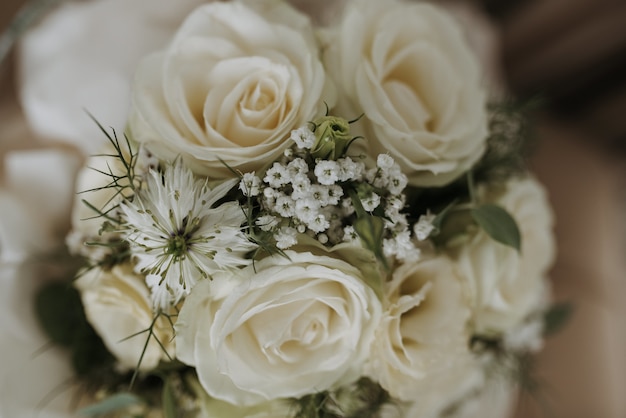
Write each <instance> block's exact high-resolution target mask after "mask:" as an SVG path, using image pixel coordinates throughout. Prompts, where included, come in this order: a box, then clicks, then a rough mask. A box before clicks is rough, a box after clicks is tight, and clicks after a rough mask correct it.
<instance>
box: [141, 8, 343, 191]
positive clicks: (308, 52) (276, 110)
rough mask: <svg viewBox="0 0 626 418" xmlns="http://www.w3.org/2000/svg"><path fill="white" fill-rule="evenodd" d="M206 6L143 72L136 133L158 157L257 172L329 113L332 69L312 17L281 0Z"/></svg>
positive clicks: (204, 169)
mask: <svg viewBox="0 0 626 418" xmlns="http://www.w3.org/2000/svg"><path fill="white" fill-rule="evenodd" d="M248 3H249V5H247V4H244V3H243V2H229V3H213V4H208V5H206V6H203V7H200V8H198V9H197V10H196V11H195V12H193V13H192V14H191V15H190V16H189V17H188V18H187V20H186V21H185V22H184V24H183V25H182V27H181V28H180V29H179V31H178V33H177V35H176V36H175V38H174V40H173V41H172V43H171V44H170V46H169V47H168V48H167V49H166V50H165V51H163V52H161V53H157V54H153V55H151V56H149V57H147V58H146V59H144V60H143V61H142V62H141V64H140V65H139V68H138V70H137V73H136V77H135V86H134V90H133V110H132V115H131V119H130V125H129V128H130V132H131V135H132V137H133V138H134V139H135V140H137V141H139V142H141V143H145V144H146V145H147V147H148V149H149V150H150V151H152V152H154V154H155V155H157V156H159V157H161V158H163V159H166V160H173V159H174V158H175V157H177V156H178V155H181V156H182V157H183V159H184V160H185V162H186V163H187V164H188V165H189V166H190V167H191V168H192V170H194V171H195V172H196V173H199V174H204V175H208V176H210V177H213V178H215V179H218V178H227V177H232V176H233V175H232V172H231V171H230V170H229V169H228V168H227V167H226V166H225V165H224V163H226V164H227V165H228V166H229V167H230V168H233V169H238V170H241V171H244V172H245V171H254V170H258V169H260V168H262V167H263V166H265V165H267V164H269V163H270V162H271V161H273V160H274V159H275V158H276V157H278V156H279V155H280V154H281V153H282V151H283V150H284V149H285V148H286V147H287V146H289V145H291V141H289V135H290V132H291V130H293V129H295V128H297V127H299V126H301V125H303V124H305V123H306V122H307V121H310V120H312V119H314V118H315V117H316V116H317V115H319V114H321V113H322V112H323V109H324V104H323V102H324V101H326V102H328V103H329V105H332V104H333V102H334V101H333V100H332V97H330V96H329V95H327V94H326V93H325V91H327V92H329V91H331V90H329V89H327V87H328V85H327V81H326V75H325V71H324V68H323V66H322V63H321V61H320V60H319V58H318V47H317V45H316V43H315V39H314V37H313V32H312V28H311V25H310V22H309V20H308V19H307V18H306V16H304V15H302V14H300V13H298V12H297V11H296V10H295V9H293V8H291V7H290V6H289V5H288V4H286V3H282V2H276V1H255V2H248Z"/></svg>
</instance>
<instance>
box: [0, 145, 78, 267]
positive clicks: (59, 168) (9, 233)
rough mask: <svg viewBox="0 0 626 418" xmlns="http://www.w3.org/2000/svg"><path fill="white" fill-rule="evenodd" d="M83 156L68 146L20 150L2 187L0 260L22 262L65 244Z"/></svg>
mask: <svg viewBox="0 0 626 418" xmlns="http://www.w3.org/2000/svg"><path fill="white" fill-rule="evenodd" d="M79 162H80V161H79V158H77V156H76V155H74V154H72V153H68V152H66V151H64V150H54V149H38V150H16V151H12V152H10V153H7V155H6V157H5V161H4V165H5V167H4V168H5V172H4V173H3V174H4V176H3V177H4V178H3V180H4V181H3V185H2V186H1V187H0V262H15V261H21V260H24V259H25V258H27V257H28V256H32V255H35V254H41V253H45V252H49V251H52V250H54V249H56V248H58V247H60V246H61V245H62V244H61V242H62V237H63V235H64V234H65V233H66V232H67V228H68V227H69V208H70V204H71V201H72V193H73V189H72V183H73V181H74V176H75V175H76V171H77V170H78V166H79Z"/></svg>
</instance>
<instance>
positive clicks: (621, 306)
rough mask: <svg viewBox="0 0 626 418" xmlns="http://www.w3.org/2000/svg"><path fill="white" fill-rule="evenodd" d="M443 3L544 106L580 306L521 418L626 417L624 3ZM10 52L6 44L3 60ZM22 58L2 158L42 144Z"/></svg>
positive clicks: (545, 357)
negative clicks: (25, 99)
mask: <svg viewBox="0 0 626 418" xmlns="http://www.w3.org/2000/svg"><path fill="white" fill-rule="evenodd" d="M100 1H102V0H100ZM56 2H57V3H58V1H56ZM24 3H25V2H24V1H23V0H2V4H1V5H0V29H2V30H4V29H6V28H9V27H10V26H9V23H10V22H11V20H12V18H13V17H14V16H15V15H16V13H17V11H18V10H19V9H20V7H22V6H23V4H24ZM42 3H45V2H42ZM48 3H50V4H53V3H55V1H54V0H49V2H48ZM294 3H297V4H298V5H299V7H302V8H305V9H306V8H315V7H318V6H317V5H319V3H315V2H314V1H313V0H311V1H307V0H297V1H294ZM446 3H447V4H450V5H452V6H453V7H455V8H460V9H461V10H463V13H464V16H465V19H464V20H466V21H467V22H468V27H467V29H468V32H469V35H470V36H472V35H475V36H476V37H477V38H478V39H481V36H482V39H483V40H484V42H485V43H486V48H488V51H487V52H486V54H485V57H486V58H485V60H486V61H488V62H486V65H488V66H489V67H491V68H490V74H491V77H493V78H494V79H497V80H499V82H501V83H502V84H503V85H504V86H506V87H507V88H508V89H509V90H510V91H512V92H514V93H515V94H516V95H517V96H518V97H520V98H529V97H533V96H534V95H536V94H538V93H539V94H541V96H542V97H543V98H544V106H543V107H542V109H541V110H540V111H538V112H537V113H536V114H535V119H536V126H537V136H538V147H537V150H536V153H535V154H534V157H533V159H532V161H531V166H532V168H533V171H534V172H535V173H536V175H537V177H538V178H539V179H540V180H541V181H542V182H543V183H544V184H545V186H546V188H547V189H548V192H549V195H550V198H551V201H552V204H553V207H554V211H555V215H556V222H557V225H556V234H557V241H558V249H559V256H558V259H557V262H556V264H555V266H554V269H553V271H552V275H551V276H552V281H553V289H554V294H555V298H556V299H557V300H558V301H570V302H572V303H573V305H574V306H575V311H574V314H573V316H572V318H571V320H570V322H569V323H568V325H567V327H566V328H565V329H564V330H563V331H561V333H559V334H558V335H556V336H555V337H552V338H551V339H550V340H549V341H548V342H547V344H546V347H545V349H544V351H543V352H542V353H541V354H540V355H539V356H538V358H537V365H536V374H537V376H538V380H539V382H540V384H541V389H540V390H541V391H542V393H543V397H545V398H547V399H548V402H547V403H548V406H546V405H545V404H544V405H541V403H542V402H537V400H536V399H533V398H532V397H531V396H528V395H522V396H521V397H520V400H519V404H518V406H517V415H516V418H534V417H537V418H539V417H562V418H589V417H594V418H624V417H626V396H625V395H626V320H625V319H626V274H625V273H624V272H625V271H626V2H624V1H623V0H467V1H462V0H458V1H446ZM479 42H481V41H480V40H479ZM5 46H7V45H6V44H1V43H0V51H1V50H2V48H3V47H5ZM14 55H15V54H14V52H11V53H10V54H9V57H8V59H7V60H5V62H4V63H3V64H2V65H1V66H0V153H4V152H6V151H7V150H9V149H21V148H25V147H30V146H33V145H36V144H37V138H36V136H35V135H34V134H32V133H31V132H30V131H29V129H28V127H27V125H26V123H25V121H24V118H23V116H22V114H21V111H20V107H19V104H18V101H17V98H16V97H17V95H16V88H15V86H16V71H15V68H14V65H13V63H14V60H15V56H14ZM0 161H2V159H1V158H0ZM0 164H1V163H0ZM1 168H2V167H1V166H0V169H1Z"/></svg>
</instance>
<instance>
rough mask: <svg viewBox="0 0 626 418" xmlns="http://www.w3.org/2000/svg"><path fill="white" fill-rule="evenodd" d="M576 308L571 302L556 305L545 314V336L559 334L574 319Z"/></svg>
mask: <svg viewBox="0 0 626 418" xmlns="http://www.w3.org/2000/svg"><path fill="white" fill-rule="evenodd" d="M573 312H574V306H573V305H572V304H571V303H569V302H562V303H555V304H554V305H552V306H551V307H550V309H548V311H547V312H546V313H545V314H544V324H545V325H544V331H543V333H544V335H546V336H549V335H554V334H556V333H557V332H559V331H560V330H561V329H563V327H564V326H565V324H567V322H568V321H569V320H570V318H571V317H572V313H573Z"/></svg>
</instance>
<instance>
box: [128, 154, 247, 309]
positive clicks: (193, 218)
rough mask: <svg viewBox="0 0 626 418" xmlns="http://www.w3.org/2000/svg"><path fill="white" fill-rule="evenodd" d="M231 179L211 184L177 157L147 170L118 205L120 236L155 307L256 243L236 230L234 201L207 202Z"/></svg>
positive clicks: (239, 216) (239, 262) (236, 261)
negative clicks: (162, 166) (141, 183)
mask: <svg viewBox="0 0 626 418" xmlns="http://www.w3.org/2000/svg"><path fill="white" fill-rule="evenodd" d="M235 184H236V180H234V179H233V180H231V181H226V182H224V183H222V184H221V185H219V186H217V187H216V188H214V189H210V188H209V187H208V185H207V183H206V181H200V180H196V179H195V178H194V176H193V174H192V172H191V171H189V170H188V169H187V168H186V167H185V166H184V165H183V162H182V159H178V160H177V161H176V162H175V163H174V165H172V166H169V167H167V168H166V169H165V171H164V172H163V173H160V172H157V171H153V170H151V171H150V172H149V173H148V175H147V176H146V178H145V188H143V189H141V190H139V191H138V192H137V194H136V195H135V196H134V198H133V200H132V201H128V200H127V201H124V202H122V204H121V205H120V208H121V210H122V212H123V213H124V228H125V230H126V232H125V233H124V239H126V241H128V243H129V245H130V251H131V254H132V256H133V257H134V258H135V259H137V264H136V267H135V269H136V271H137V272H139V273H143V274H146V275H149V276H150V277H151V279H150V283H151V284H152V285H151V286H150V287H151V290H152V297H153V302H154V307H155V308H157V309H158V308H162V309H167V308H168V307H169V305H170V304H171V303H174V304H176V303H178V302H179V301H180V300H181V299H182V298H183V297H185V296H186V295H188V294H189V292H190V291H191V289H192V288H193V287H194V286H195V284H196V283H197V281H198V280H200V279H202V278H207V277H210V276H211V275H212V274H213V273H215V272H217V271H221V270H225V269H229V268H234V267H239V266H244V265H247V264H249V263H250V260H249V259H247V258H246V257H245V254H246V253H247V252H248V251H250V250H251V249H253V248H255V247H256V246H255V244H253V243H251V242H250V241H249V240H248V239H247V237H246V236H245V234H244V233H243V232H242V231H241V224H242V223H243V222H244V221H245V215H244V213H243V212H242V211H241V209H240V208H239V205H238V204H237V203H236V202H227V203H224V204H222V205H220V206H218V207H216V208H212V207H211V206H212V205H213V204H214V203H215V202H217V201H218V200H219V199H221V198H222V197H224V195H225V194H226V193H227V192H228V190H230V189H231V188H232V187H233V186H234V185H235ZM157 278H158V282H156V279H157ZM166 291H167V294H168V295H169V296H167V295H166Z"/></svg>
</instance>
